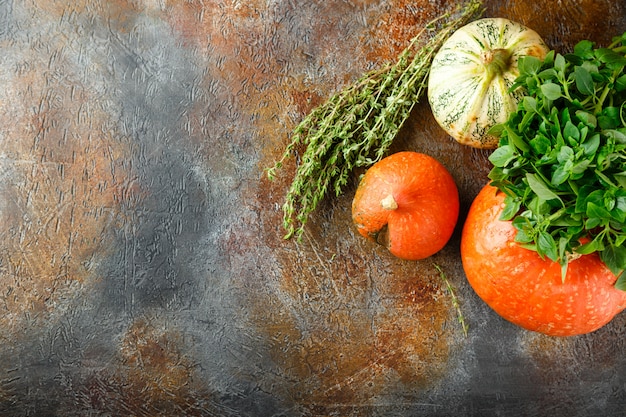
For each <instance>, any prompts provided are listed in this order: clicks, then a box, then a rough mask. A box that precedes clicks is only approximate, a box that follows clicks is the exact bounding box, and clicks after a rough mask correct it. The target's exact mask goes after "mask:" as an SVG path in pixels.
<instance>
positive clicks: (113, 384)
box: [0, 0, 626, 417]
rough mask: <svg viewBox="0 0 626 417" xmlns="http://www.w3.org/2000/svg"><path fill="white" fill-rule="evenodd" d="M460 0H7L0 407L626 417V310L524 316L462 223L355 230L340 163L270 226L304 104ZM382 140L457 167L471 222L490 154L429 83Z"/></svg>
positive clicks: (591, 1)
mask: <svg viewBox="0 0 626 417" xmlns="http://www.w3.org/2000/svg"><path fill="white" fill-rule="evenodd" d="M452 3H453V2H447V1H444V0H439V1H426V0H414V1H408V0H354V1H343V0H324V1H318V0H315V1H293V0H274V1H266V0H264V1H260V0H248V1H238V0H204V1H202V0H172V1H167V0H137V1H131V0H128V1H124V0H117V1H116V0H112V1H105V2H100V1H89V0H79V1H72V2H69V1H66V2H64V1H49V2H44V1H35V0H13V1H12V0H0V48H1V51H2V59H0V85H1V86H2V88H0V117H1V118H2V119H1V122H0V126H1V127H0V144H1V146H0V178H1V181H0V221H1V223H0V311H1V313H0V329H1V331H0V338H1V347H0V415H2V416H87V415H88V416H157V415H163V416H300V415H303V416H335V415H336V416H379V415H380V416H415V415H425V416H448V415H472V416H473V415H480V416H492V415H493V416H504V415H506V416H527V415H555V416H560V415H567V416H571V417H574V416H592V415H593V416H595V415H604V416H618V415H623V413H624V410H625V409H626V392H625V390H626V358H625V357H624V352H625V351H626V346H625V344H626V315H624V314H621V315H619V316H617V317H616V318H615V319H614V320H613V322H611V323H610V324H609V325H607V326H606V327H605V328H603V329H601V330H599V331H597V332H595V333H593V334H590V335H586V336H580V337H574V338H568V339H557V338H549V337H545V336H541V335H538V334H534V333H530V332H526V331H523V330H521V329H518V328H516V327H514V326H513V325H511V324H509V323H507V322H505V321H503V320H502V319H500V318H499V317H498V316H496V315H495V314H494V313H493V312H492V311H490V310H489V309H488V308H487V307H486V306H485V305H484V303H482V302H481V301H480V300H479V299H478V298H477V297H476V296H475V294H474V293H473V292H472V290H471V288H470V287H469V286H468V285H467V283H466V281H465V278H464V275H463V271H462V268H461V264H460V260H459V249H458V246H459V231H457V232H456V233H455V235H454V237H453V239H452V240H451V242H450V243H449V244H448V246H447V247H446V248H445V249H444V250H443V251H442V252H440V253H439V254H437V255H435V256H434V257H433V258H432V259H429V260H424V261H419V262H407V261H400V260H397V259H393V258H392V257H391V256H390V255H389V254H388V253H387V252H386V251H385V250H384V249H382V248H378V247H375V246H373V244H371V243H370V242H366V241H364V240H363V239H362V238H360V237H359V236H358V235H357V234H356V233H355V230H354V229H353V228H352V225H351V221H350V209H349V208H350V203H351V198H352V194H353V192H354V187H355V184H354V181H353V182H352V183H351V184H350V185H349V186H348V188H347V189H346V192H345V194H344V195H343V196H341V197H339V198H331V199H328V200H327V201H325V202H324V203H323V204H322V207H320V209H319V210H318V211H317V212H316V213H315V215H314V216H313V218H312V219H311V221H310V224H309V227H308V229H307V233H306V234H305V236H304V239H303V241H302V243H301V244H296V243H295V242H292V241H283V240H282V239H281V236H282V230H281V229H280V222H281V213H280V211H279V206H280V204H281V203H282V198H283V197H284V192H285V188H286V186H287V184H288V181H289V179H290V178H291V175H292V173H293V168H294V166H293V162H292V163H291V164H288V165H287V167H286V169H285V171H284V172H283V173H282V174H281V175H280V176H279V179H278V180H277V181H275V182H269V181H267V179H265V178H264V175H263V169H264V168H265V167H268V166H270V165H271V164H272V163H273V161H274V160H275V159H276V158H277V157H278V156H279V155H280V153H281V152H282V150H283V148H284V146H285V145H286V143H287V141H288V135H289V132H290V130H291V129H292V128H293V127H294V125H295V123H297V121H298V120H299V119H300V118H301V117H302V116H303V115H304V114H305V113H306V112H307V111H308V110H310V109H311V108H312V107H313V106H314V105H316V104H318V103H320V102H321V101H323V100H324V99H325V98H326V97H327V96H328V95H329V94H330V93H331V92H333V91H335V90H336V89H337V88H339V87H340V86H342V85H344V84H345V83H347V82H349V81H350V80H352V79H354V78H355V77H356V76H358V75H360V74H361V73H362V72H363V71H365V70H368V69H370V68H373V67H376V66H378V65H380V64H381V63H382V62H384V61H386V60H389V59H392V58H393V57H395V55H396V54H397V53H398V52H399V51H400V50H401V49H402V48H403V47H404V45H405V44H406V41H407V40H408V39H409V38H410V37H411V36H412V35H413V34H415V33H416V32H417V30H418V29H419V27H420V25H421V24H423V23H425V22H427V21H428V20H430V18H432V17H434V16H435V15H436V14H438V13H439V12H441V11H443V10H445V9H448V8H450V7H451V5H452ZM485 4H486V7H487V13H486V15H487V16H502V17H508V18H511V19H514V20H518V21H520V22H522V23H525V24H527V25H529V26H531V27H532V28H533V29H535V30H536V31H537V32H538V33H540V34H541V35H542V36H543V37H544V39H545V40H546V42H547V43H548V44H549V45H550V46H551V47H553V48H557V49H562V50H567V49H568V48H571V47H572V46H573V44H574V43H575V42H576V41H577V40H579V39H582V38H590V39H594V40H597V41H598V42H600V43H602V42H604V43H606V42H607V41H608V40H609V39H610V38H611V36H613V35H616V34H619V33H621V32H623V31H624V30H626V6H625V5H624V2H623V1H614V0H537V1H533V2H527V1H516V0H500V1H496V0H492V1H488V0H487V1H486V2H485ZM394 147H395V148H394V150H404V149H411V150H419V151H422V152H425V153H428V154H430V155H432V156H434V157H436V158H438V159H439V160H440V161H441V162H442V163H444V165H446V166H447V167H448V168H449V170H450V171H451V173H452V174H453V176H454V177H455V179H456V181H457V184H458V186H459V190H460V193H461V203H462V211H461V219H460V222H459V224H462V221H463V218H464V215H465V213H466V212H467V208H468V206H469V204H470V202H471V200H472V198H473V196H474V195H476V193H477V192H478V190H479V189H480V187H482V185H483V184H484V183H485V181H486V177H485V176H486V174H487V172H488V169H489V166H488V161H487V153H486V152H485V151H478V150H473V149H469V148H464V147H461V146H459V145H456V144H455V143H452V141H451V140H450V139H449V138H448V137H447V136H446V135H445V133H443V132H442V131H441V130H440V129H439V128H438V127H437V126H436V124H435V122H434V120H433V118H432V115H431V114H430V113H429V109H428V106H427V105H426V104H424V103H421V104H419V105H418V106H417V108H416V111H415V113H414V115H413V116H412V117H411V119H410V120H409V122H408V124H407V126H406V128H405V129H404V130H403V132H402V133H401V135H400V137H399V138H398V140H397V141H396V142H395V144H394ZM459 230H460V229H459ZM435 263H436V264H437V265H440V266H441V267H442V268H443V270H444V271H445V273H446V275H447V276H448V278H449V280H450V281H451V283H452V285H453V286H454V287H455V289H456V292H457V296H458V297H459V302H460V305H461V309H462V311H463V313H464V316H465V318H466V320H467V322H468V324H469V326H470V329H469V333H468V336H467V337H465V336H464V335H463V332H462V329H461V327H460V326H459V324H458V322H457V321H456V320H457V316H456V311H455V309H454V306H453V304H452V301H451V298H450V296H449V294H448V293H447V292H446V289H445V287H444V285H443V283H442V282H441V280H440V278H439V276H438V274H437V271H436V269H435V268H434V264H435Z"/></svg>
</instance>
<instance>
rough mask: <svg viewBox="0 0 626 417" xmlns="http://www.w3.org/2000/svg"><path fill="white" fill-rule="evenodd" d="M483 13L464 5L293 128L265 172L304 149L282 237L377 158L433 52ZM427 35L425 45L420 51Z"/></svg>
mask: <svg viewBox="0 0 626 417" xmlns="http://www.w3.org/2000/svg"><path fill="white" fill-rule="evenodd" d="M482 11H483V9H482V1H480V0H469V2H468V3H467V4H466V5H464V6H457V7H456V8H455V9H454V10H453V11H452V12H449V13H445V14H443V15H441V16H439V17H437V18H436V19H434V20H433V21H431V22H430V23H428V24H427V25H426V26H425V27H424V28H423V29H422V30H421V31H420V32H419V33H418V34H417V35H416V36H415V37H413V39H412V40H411V41H410V43H409V45H408V46H407V47H406V48H405V49H404V51H402V53H401V54H400V55H399V56H398V58H397V60H396V62H393V63H388V64H387V65H385V66H383V67H382V68H380V69H378V70H374V71H371V72H368V73H366V74H364V75H362V76H361V77H360V78H359V79H357V80H356V81H355V82H353V83H352V84H350V85H348V86H346V87H344V88H343V89H342V90H340V91H339V92H338V93H336V94H335V95H333V96H332V97H330V98H329V99H328V100H327V101H326V102H324V103H323V104H321V105H320V106H318V107H316V108H315V109H313V110H312V111H311V112H310V113H309V114H308V115H307V116H306V117H305V118H304V119H303V120H302V121H301V122H300V123H299V124H298V125H297V126H296V128H295V129H294V131H293V135H292V138H291V142H290V143H289V145H288V146H287V148H286V149H285V151H284V153H283V155H282V157H281V159H280V160H278V161H277V162H276V163H275V165H274V166H273V167H272V168H269V169H268V170H267V174H268V177H269V178H270V179H273V178H274V177H275V175H276V170H277V169H279V168H280V167H281V166H282V164H283V162H284V161H285V160H286V159H287V158H289V157H291V156H292V155H294V154H295V153H296V151H297V149H298V148H299V147H300V146H302V145H305V146H306V149H305V150H304V152H303V154H302V155H301V162H300V165H299V166H298V168H297V170H296V173H295V177H294V179H293V182H292V184H291V187H290V189H289V191H288V192H287V196H286V200H285V203H284V204H283V207H282V209H283V226H284V228H285V229H286V231H287V233H286V235H285V239H289V238H291V237H292V236H294V235H296V236H297V237H298V238H300V237H301V236H302V233H303V231H304V225H305V224H306V221H307V219H308V216H309V214H310V213H311V212H313V211H314V210H315V208H316V207H317V205H318V203H319V202H320V201H321V200H322V198H324V196H325V195H326V193H327V192H328V191H329V190H330V189H332V190H333V191H334V192H335V194H336V195H337V196H338V195H340V194H341V192H342V187H343V186H345V185H346V184H347V182H348V178H349V176H350V173H351V172H352V170H353V169H355V168H357V167H366V166H369V165H371V164H373V163H375V162H377V161H378V160H380V159H382V157H383V156H384V155H385V152H386V151H387V149H388V148H389V146H390V145H391V142H392V141H393V140H394V138H395V137H396V135H397V134H398V132H399V130H400V128H401V127H402V125H403V124H404V122H405V121H406V119H407V118H408V116H409V114H410V113H411V110H412V109H413V106H414V105H415V103H417V101H418V99H419V98H420V97H421V96H422V94H423V92H424V90H425V89H426V84H427V78H428V74H429V72H430V65H431V62H432V59H433V57H434V55H435V54H436V52H437V51H438V50H439V48H440V47H441V45H442V44H443V42H444V41H445V40H447V39H448V37H450V35H451V34H452V33H453V32H454V31H455V30H457V29H458V28H460V27H462V26H464V25H465V24H467V23H469V21H471V20H472V19H474V18H475V17H477V16H478V15H480V14H482ZM427 35H431V36H430V39H428V41H427V42H426V43H425V44H424V45H423V46H420V45H421V44H422V43H424V42H423V37H424V36H427Z"/></svg>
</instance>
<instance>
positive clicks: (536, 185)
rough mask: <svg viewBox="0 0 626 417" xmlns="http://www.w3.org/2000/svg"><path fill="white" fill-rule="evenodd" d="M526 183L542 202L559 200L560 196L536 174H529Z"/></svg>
mask: <svg viewBox="0 0 626 417" xmlns="http://www.w3.org/2000/svg"><path fill="white" fill-rule="evenodd" d="M526 181H528V186H529V187H530V189H531V190H532V191H533V192H534V193H535V194H536V195H537V196H538V197H539V198H541V199H542V200H546V201H547V200H555V199H558V198H559V196H558V195H556V194H555V193H554V192H553V191H552V190H550V187H549V186H548V185H547V184H546V182H545V181H543V180H542V179H541V178H540V177H538V176H537V175H536V174H531V173H527V174H526Z"/></svg>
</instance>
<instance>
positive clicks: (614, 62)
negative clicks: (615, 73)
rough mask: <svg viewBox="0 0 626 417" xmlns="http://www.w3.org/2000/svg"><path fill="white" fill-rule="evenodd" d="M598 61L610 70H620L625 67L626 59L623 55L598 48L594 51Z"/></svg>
mask: <svg viewBox="0 0 626 417" xmlns="http://www.w3.org/2000/svg"><path fill="white" fill-rule="evenodd" d="M595 55H596V57H597V58H598V60H599V61H600V62H602V63H604V64H606V66H607V68H610V69H612V70H620V69H621V68H624V66H626V58H624V56H623V55H621V54H619V53H617V52H615V51H614V50H612V49H609V48H598V49H597V50H596V51H595Z"/></svg>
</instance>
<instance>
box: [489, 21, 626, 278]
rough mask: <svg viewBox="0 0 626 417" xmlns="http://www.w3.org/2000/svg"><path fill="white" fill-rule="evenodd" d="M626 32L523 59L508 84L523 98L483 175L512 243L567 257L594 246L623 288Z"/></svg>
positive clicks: (494, 131)
mask: <svg viewBox="0 0 626 417" xmlns="http://www.w3.org/2000/svg"><path fill="white" fill-rule="evenodd" d="M625 53H626V33H624V34H623V35H622V36H619V37H616V38H614V39H613V43H612V44H611V45H610V46H608V47H606V48H600V47H596V45H595V44H594V43H593V42H591V41H589V40H584V41H581V42H579V43H578V44H577V45H576V46H575V47H574V50H573V53H569V54H565V55H561V54H560V53H557V52H555V51H550V52H549V53H548V55H547V56H546V57H545V58H544V59H543V60H539V59H537V58H535V57H523V58H521V59H520V61H519V71H520V75H519V77H518V78H517V79H516V81H515V83H514V84H513V85H512V86H511V90H513V89H516V88H522V89H524V90H525V96H524V97H523V99H522V100H520V102H519V104H518V108H517V111H516V112H515V113H513V114H512V115H511V117H510V118H509V119H508V120H507V122H505V123H503V124H500V125H498V126H496V127H494V128H493V129H492V131H491V132H490V133H492V134H496V135H498V136H499V139H500V141H499V146H498V148H497V149H496V150H495V151H494V152H493V153H492V154H491V155H490V157H489V160H490V161H491V163H492V164H493V165H494V166H493V168H492V170H491V172H490V173H489V178H490V179H491V180H492V185H494V186H496V187H497V188H498V189H500V190H501V191H503V192H504V193H505V194H506V198H505V207H504V210H503V213H502V219H503V220H512V223H513V225H514V226H515V228H516V229H517V231H518V232H517V235H516V241H517V242H518V243H519V244H521V245H523V246H524V247H527V248H529V249H532V250H535V251H537V252H538V253H539V255H541V256H542V257H543V258H546V257H547V258H549V259H551V260H553V261H555V262H557V261H558V262H559V263H560V264H561V266H562V272H563V278H564V279H565V273H566V271H567V263H568V261H569V260H571V259H572V258H575V257H576V256H579V255H584V254H589V253H593V252H598V254H599V255H600V257H601V259H602V261H603V262H604V263H605V264H606V265H607V267H608V268H609V269H610V270H611V271H612V272H613V273H614V274H615V275H617V276H619V279H618V282H617V284H616V286H617V287H618V288H620V289H623V290H626V273H625V272H624V270H625V269H626V247H624V246H623V244H624V241H626V230H625V223H626V57H625V55H624V54H625Z"/></svg>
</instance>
